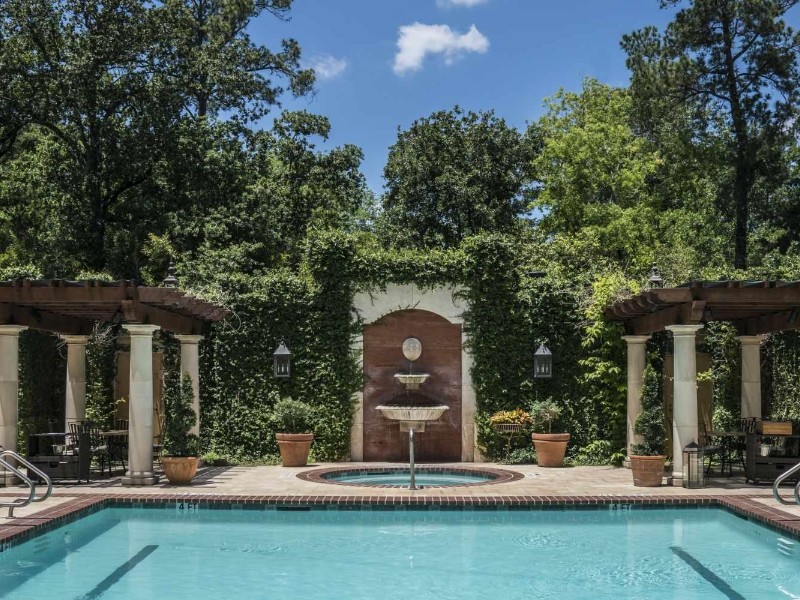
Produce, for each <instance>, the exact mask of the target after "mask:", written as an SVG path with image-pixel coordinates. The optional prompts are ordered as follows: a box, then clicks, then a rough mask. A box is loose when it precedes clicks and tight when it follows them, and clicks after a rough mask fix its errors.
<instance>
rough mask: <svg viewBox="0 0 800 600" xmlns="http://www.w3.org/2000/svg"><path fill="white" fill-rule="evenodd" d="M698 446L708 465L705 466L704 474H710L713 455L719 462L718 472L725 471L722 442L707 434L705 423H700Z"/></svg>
mask: <svg viewBox="0 0 800 600" xmlns="http://www.w3.org/2000/svg"><path fill="white" fill-rule="evenodd" d="M700 446H701V447H702V448H703V453H704V455H705V457H706V458H708V465H707V466H706V475H711V465H712V463H713V461H714V457H716V458H717V460H718V461H719V464H720V472H721V473H722V472H724V471H725V452H724V448H723V446H722V444H720V443H717V442H716V440H713V439H712V438H711V436H710V435H709V434H708V429H707V428H706V424H705V423H700Z"/></svg>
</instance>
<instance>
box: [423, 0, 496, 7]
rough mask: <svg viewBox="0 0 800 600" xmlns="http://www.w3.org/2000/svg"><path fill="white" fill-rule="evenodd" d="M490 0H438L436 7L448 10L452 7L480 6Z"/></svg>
mask: <svg viewBox="0 0 800 600" xmlns="http://www.w3.org/2000/svg"><path fill="white" fill-rule="evenodd" d="M488 1H489V0H436V5H437V6H438V7H439V8H448V7H451V6H466V7H467V8H469V7H470V6H478V4H486V3H487V2H488Z"/></svg>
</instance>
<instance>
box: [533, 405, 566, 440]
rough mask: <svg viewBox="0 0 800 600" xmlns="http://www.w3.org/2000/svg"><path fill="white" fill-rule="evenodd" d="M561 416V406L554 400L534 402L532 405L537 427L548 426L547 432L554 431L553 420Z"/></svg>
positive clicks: (534, 422) (534, 421)
mask: <svg viewBox="0 0 800 600" xmlns="http://www.w3.org/2000/svg"><path fill="white" fill-rule="evenodd" d="M560 416H561V407H560V406H558V404H556V403H555V402H553V401H552V400H543V401H541V402H534V403H533V404H532V405H531V417H532V418H533V424H534V427H535V428H536V429H543V428H544V427H545V426H546V427H547V433H552V431H553V421H556V420H558V418H559V417H560Z"/></svg>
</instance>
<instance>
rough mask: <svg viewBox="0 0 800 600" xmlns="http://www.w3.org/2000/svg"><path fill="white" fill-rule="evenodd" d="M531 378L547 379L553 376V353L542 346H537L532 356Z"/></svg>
mask: <svg viewBox="0 0 800 600" xmlns="http://www.w3.org/2000/svg"><path fill="white" fill-rule="evenodd" d="M533 376H534V377H536V378H539V377H543V378H548V379H549V378H550V377H552V376H553V353H552V352H550V349H549V348H548V347H547V346H545V345H544V344H539V348H537V350H536V352H535V353H534V355H533Z"/></svg>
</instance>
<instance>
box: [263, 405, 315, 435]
mask: <svg viewBox="0 0 800 600" xmlns="http://www.w3.org/2000/svg"><path fill="white" fill-rule="evenodd" d="M272 410H273V417H274V419H275V430H276V431H277V432H279V433H313V431H314V422H313V416H312V410H311V406H309V405H308V404H306V403H305V402H300V401H299V400H293V399H292V398H281V399H280V400H278V401H277V402H276V403H275V406H274V408H273V409H272Z"/></svg>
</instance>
